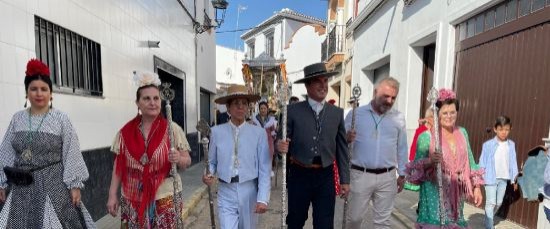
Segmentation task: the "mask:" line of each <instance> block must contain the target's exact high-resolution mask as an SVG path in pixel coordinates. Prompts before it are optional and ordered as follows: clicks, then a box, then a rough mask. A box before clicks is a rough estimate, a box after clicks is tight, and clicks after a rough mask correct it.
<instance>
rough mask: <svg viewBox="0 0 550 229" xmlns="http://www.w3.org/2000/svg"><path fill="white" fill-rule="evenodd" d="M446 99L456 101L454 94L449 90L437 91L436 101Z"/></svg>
mask: <svg viewBox="0 0 550 229" xmlns="http://www.w3.org/2000/svg"><path fill="white" fill-rule="evenodd" d="M448 99H456V94H455V92H454V91H453V90H451V89H446V88H441V89H439V95H438V96H437V100H439V101H445V100H448Z"/></svg>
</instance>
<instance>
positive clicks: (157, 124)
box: [107, 73, 191, 229]
mask: <svg viewBox="0 0 550 229" xmlns="http://www.w3.org/2000/svg"><path fill="white" fill-rule="evenodd" d="M134 80H135V81H136V83H137V85H138V89H137V92H136V105H137V107H138V110H139V111H141V114H138V115H137V116H136V117H135V118H133V119H132V120H130V121H129V122H128V123H126V125H124V127H122V129H121V130H120V131H119V132H118V134H117V136H116V137H115V141H114V143H113V145H112V147H111V151H113V152H114V153H115V154H116V156H115V162H114V165H113V174H112V178H111V187H110V189H109V200H108V202H107V208H108V210H109V213H110V214H111V215H113V216H116V214H117V210H118V206H119V201H118V197H117V193H118V188H119V186H120V184H121V183H122V190H121V194H122V197H121V200H120V207H121V220H122V224H124V226H126V225H127V227H128V228H159V229H160V228H175V224H176V217H177V216H176V211H175V206H174V202H173V198H174V197H173V195H174V187H173V183H174V179H181V178H180V177H179V176H178V177H172V176H170V174H169V173H170V168H171V163H176V164H177V165H178V167H179V168H186V167H187V166H189V164H191V158H190V156H189V150H190V148H189V144H188V143H187V139H186V138H185V134H184V132H183V130H182V128H181V127H180V126H178V125H177V124H175V123H172V124H171V127H172V130H173V132H174V135H173V136H174V140H175V143H176V145H175V146H174V147H170V138H169V134H168V129H169V128H168V121H167V120H166V119H165V118H164V117H162V115H161V114H160V110H161V99H160V91H159V88H158V86H159V85H160V80H159V79H158V75H156V74H155V73H137V74H135V76H134ZM171 148H172V150H171ZM179 186H180V187H176V188H177V190H180V191H179V192H176V195H181V182H179ZM180 197H181V196H180ZM177 207H178V208H180V209H181V208H182V207H183V206H181V204H180V206H177Z"/></svg>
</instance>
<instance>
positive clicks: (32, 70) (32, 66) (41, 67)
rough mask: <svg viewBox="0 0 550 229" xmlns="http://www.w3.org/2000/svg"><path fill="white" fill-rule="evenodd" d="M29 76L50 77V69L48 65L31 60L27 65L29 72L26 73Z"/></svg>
mask: <svg viewBox="0 0 550 229" xmlns="http://www.w3.org/2000/svg"><path fill="white" fill-rule="evenodd" d="M25 74H26V75H27V76H35V75H42V76H47V77H50V69H49V68H48V66H47V65H45V64H44V63H42V61H40V60H37V59H31V60H29V62H28V63H27V71H25Z"/></svg>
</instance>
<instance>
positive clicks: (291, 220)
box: [277, 63, 349, 229]
mask: <svg viewBox="0 0 550 229" xmlns="http://www.w3.org/2000/svg"><path fill="white" fill-rule="evenodd" d="M336 74H338V72H330V71H327V69H326V67H325V64H323V63H317V64H312V65H309V66H307V67H305V68H304V78H303V79H300V80H298V81H296V82H295V83H305V86H306V90H307V95H308V99H307V100H306V101H302V102H298V103H295V104H292V105H289V106H288V116H287V138H288V139H286V140H279V141H278V142H277V148H278V150H279V152H281V153H287V152H288V159H289V163H290V165H289V166H288V186H287V188H288V216H287V218H286V223H287V225H288V229H298V228H300V229H301V228H303V227H304V224H305V221H306V219H307V217H308V211H309V206H310V204H312V206H313V228H316V229H324V228H326V229H329V228H334V204H335V200H336V191H335V182H334V179H335V177H334V170H333V168H334V163H336V164H337V165H338V167H339V168H348V166H349V158H348V156H347V154H348V147H347V144H346V130H345V126H344V115H343V110H342V109H341V108H338V107H335V106H334V105H331V104H329V103H327V102H325V98H326V96H327V92H328V78H329V77H330V76H333V75H336ZM281 132H282V131H279V139H280V133H281ZM339 175H340V184H341V195H343V196H345V195H347V193H348V192H349V170H348V169H340V170H339Z"/></svg>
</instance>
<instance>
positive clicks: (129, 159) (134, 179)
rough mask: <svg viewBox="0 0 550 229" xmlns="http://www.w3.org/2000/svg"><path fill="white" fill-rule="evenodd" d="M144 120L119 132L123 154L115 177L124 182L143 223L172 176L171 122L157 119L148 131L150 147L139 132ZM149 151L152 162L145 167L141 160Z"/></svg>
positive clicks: (135, 120) (126, 194)
mask: <svg viewBox="0 0 550 229" xmlns="http://www.w3.org/2000/svg"><path fill="white" fill-rule="evenodd" d="M140 123H141V116H136V117H135V118H134V119H132V120H131V121H129V122H128V123H127V124H126V125H124V127H122V129H121V130H120V151H119V154H118V155H117V157H116V174H117V175H118V176H119V177H120V178H121V180H122V192H123V193H124V197H126V198H127V199H128V201H129V202H130V204H131V205H132V208H134V209H136V210H137V212H138V219H139V221H140V222H142V220H143V216H144V212H145V210H147V208H148V207H149V206H150V205H151V203H152V202H153V201H154V200H155V194H156V192H157V189H158V187H159V186H160V185H161V183H162V182H163V181H164V179H165V178H166V177H167V176H168V174H169V172H170V167H171V165H170V162H169V161H168V152H169V150H170V140H169V137H168V121H167V120H166V119H164V118H163V117H162V116H160V115H159V116H158V117H157V118H156V119H155V121H153V124H152V126H151V131H149V136H148V137H147V139H149V146H148V147H147V149H146V145H145V140H144V139H143V136H142V134H141V130H140ZM145 150H147V158H148V159H149V162H148V163H147V164H145V165H142V164H141V162H140V159H141V157H142V155H143V153H144V152H145Z"/></svg>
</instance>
